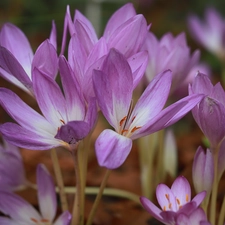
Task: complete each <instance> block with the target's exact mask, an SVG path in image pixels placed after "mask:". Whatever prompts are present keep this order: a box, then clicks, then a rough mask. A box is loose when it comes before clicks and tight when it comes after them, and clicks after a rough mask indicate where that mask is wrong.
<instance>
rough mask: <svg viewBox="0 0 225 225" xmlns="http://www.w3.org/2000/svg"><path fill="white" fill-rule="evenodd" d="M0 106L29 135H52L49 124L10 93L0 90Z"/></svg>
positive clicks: (6, 90)
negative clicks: (28, 132) (29, 133)
mask: <svg viewBox="0 0 225 225" xmlns="http://www.w3.org/2000/svg"><path fill="white" fill-rule="evenodd" d="M46 91H47V90H46ZM0 104H1V106H2V107H3V108H4V109H5V110H6V112H7V113H8V114H9V115H10V116H11V117H12V118H13V119H14V120H15V121H16V122H17V123H19V124H20V125H21V126H23V127H24V128H25V129H27V130H28V131H31V133H37V134H38V135H40V136H43V135H46V136H47V137H48V136H49V135H50V134H54V132H55V130H54V129H53V128H52V126H51V124H50V123H49V122H48V121H47V120H46V119H45V118H44V117H43V116H41V115H40V114H38V113H37V112H36V111H34V110H33V109H32V108H31V107H29V106H28V105H27V104H25V103H24V102H23V101H22V100H21V99H20V98H19V97H18V96H17V95H16V94H15V93H13V92H12V91H10V90H8V89H6V88H0ZM14 133H15V132H14ZM15 145H16V144H15Z"/></svg>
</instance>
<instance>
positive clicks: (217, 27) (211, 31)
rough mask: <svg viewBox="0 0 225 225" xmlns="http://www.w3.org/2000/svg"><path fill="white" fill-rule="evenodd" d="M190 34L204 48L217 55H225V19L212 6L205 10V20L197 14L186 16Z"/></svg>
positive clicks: (221, 56) (222, 56)
mask: <svg viewBox="0 0 225 225" xmlns="http://www.w3.org/2000/svg"><path fill="white" fill-rule="evenodd" d="M188 25H189V30H190V34H191V35H192V36H193V37H194V38H195V39H196V40H197V41H198V42H199V43H200V44H201V45H203V46H204V47H205V48H206V49H208V50H209V51H210V52H212V53H214V54H215V55H217V56H218V57H219V58H221V59H224V57H225V42H224V37H225V36H224V35H225V19H224V18H222V16H221V15H220V14H219V12H217V11H216V10H215V9H213V8H208V9H207V10H206V11H205V21H204V22H203V21H201V20H200V19H199V18H198V17H197V16H195V15H191V16H189V18H188Z"/></svg>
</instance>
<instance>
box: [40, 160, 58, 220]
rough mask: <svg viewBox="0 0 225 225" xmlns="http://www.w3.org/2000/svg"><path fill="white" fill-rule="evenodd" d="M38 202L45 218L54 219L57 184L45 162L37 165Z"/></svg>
mask: <svg viewBox="0 0 225 225" xmlns="http://www.w3.org/2000/svg"><path fill="white" fill-rule="evenodd" d="M37 185H38V203H39V210H40V212H41V215H42V217H43V218H44V219H47V220H49V221H51V222H52V221H53V220H54V218H55V215H56V206H57V202H56V193H55V185H54V182H53V179H52V177H51V175H50V174H49V172H48V170H47V168H46V167H45V166H44V165H43V164H39V165H38V167H37Z"/></svg>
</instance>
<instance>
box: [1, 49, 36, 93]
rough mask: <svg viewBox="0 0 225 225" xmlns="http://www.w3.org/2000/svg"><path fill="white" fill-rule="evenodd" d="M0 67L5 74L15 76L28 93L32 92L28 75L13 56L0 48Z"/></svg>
mask: <svg viewBox="0 0 225 225" xmlns="http://www.w3.org/2000/svg"><path fill="white" fill-rule="evenodd" d="M0 66H1V68H3V69H4V70H5V71H6V72H7V73H9V74H12V75H13V76H15V77H16V78H17V79H18V80H19V81H20V82H21V83H22V84H23V85H24V86H25V87H26V88H27V89H28V90H29V91H31V92H32V82H31V77H29V74H30V73H31V72H29V73H26V72H25V70H24V68H23V67H22V65H21V64H20V63H19V61H18V60H17V59H16V58H15V56H14V55H13V54H12V53H11V52H10V51H8V50H7V49H6V48H4V47H2V46H0Z"/></svg>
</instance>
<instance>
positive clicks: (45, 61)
mask: <svg viewBox="0 0 225 225" xmlns="http://www.w3.org/2000/svg"><path fill="white" fill-rule="evenodd" d="M57 60H58V56H57V54H56V29H55V24H54V23H53V27H52V31H51V34H50V38H49V39H47V40H46V41H44V42H43V43H42V44H41V45H40V46H39V47H38V49H37V51H36V52H35V54H33V51H32V48H31V46H30V43H29V41H28V40H27V38H26V36H25V34H24V33H23V32H22V31H21V30H20V29H19V28H18V27H16V26H15V25H13V24H10V23H6V24H5V25H4V26H3V27H2V29H1V32H0V75H1V76H2V77H4V78H5V79H6V80H8V81H9V82H11V83H13V84H15V85H16V86H18V87H20V88H21V89H23V90H25V91H27V92H28V93H30V94H32V95H33V84H32V70H33V68H34V67H37V68H39V69H40V70H42V71H43V72H45V73H48V75H50V76H53V77H54V78H55V76H56V74H57V72H58V66H57Z"/></svg>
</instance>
